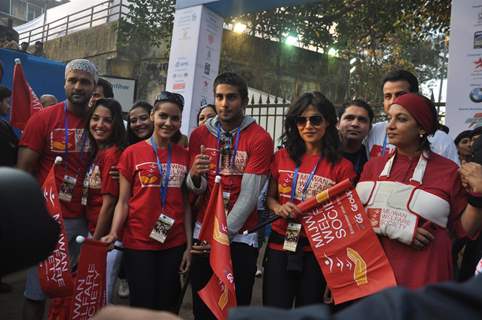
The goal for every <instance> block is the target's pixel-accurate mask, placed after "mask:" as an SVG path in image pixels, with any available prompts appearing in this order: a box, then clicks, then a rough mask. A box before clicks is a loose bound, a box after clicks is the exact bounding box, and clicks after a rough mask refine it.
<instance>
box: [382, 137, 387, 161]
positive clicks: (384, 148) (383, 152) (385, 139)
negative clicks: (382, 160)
mask: <svg viewBox="0 0 482 320" xmlns="http://www.w3.org/2000/svg"><path fill="white" fill-rule="evenodd" d="M386 150H387V134H386V133H385V138H383V146H382V156H383V155H385V151H386Z"/></svg>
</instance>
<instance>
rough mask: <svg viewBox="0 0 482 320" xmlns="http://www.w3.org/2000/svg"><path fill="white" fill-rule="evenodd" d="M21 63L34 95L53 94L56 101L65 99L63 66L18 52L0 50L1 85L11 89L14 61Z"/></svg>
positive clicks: (60, 63)
mask: <svg viewBox="0 0 482 320" xmlns="http://www.w3.org/2000/svg"><path fill="white" fill-rule="evenodd" d="M16 58H19V59H20V61H22V67H23V72H24V74H25V78H26V79H27V81H28V83H29V84H30V86H31V87H32V89H33V91H34V92H35V94H36V95H37V96H38V97H39V98H40V96H41V95H43V94H53V95H54V96H55V97H57V100H59V101H61V100H64V99H65V90H64V78H65V64H64V63H62V62H59V61H53V60H49V59H47V58H44V57H39V56H35V55H32V54H29V53H25V52H23V51H19V50H11V49H0V62H1V63H2V66H3V79H2V81H1V82H0V83H1V84H2V85H4V86H6V87H8V88H10V89H11V88H12V78H13V67H14V65H15V59H16Z"/></svg>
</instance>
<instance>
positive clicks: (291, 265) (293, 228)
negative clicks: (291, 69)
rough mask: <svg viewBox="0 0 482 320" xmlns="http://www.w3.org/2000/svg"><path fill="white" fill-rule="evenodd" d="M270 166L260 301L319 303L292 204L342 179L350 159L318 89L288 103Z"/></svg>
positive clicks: (317, 282) (313, 266) (316, 279)
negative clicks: (279, 142)
mask: <svg viewBox="0 0 482 320" xmlns="http://www.w3.org/2000/svg"><path fill="white" fill-rule="evenodd" d="M282 141H283V144H284V146H285V148H283V149H281V150H279V151H278V152H277V153H276V154H275V157H274V162H273V164H272V167H271V181H270V185H269V191H268V198H267V205H268V208H269V209H270V210H272V211H273V212H274V213H275V214H277V215H279V216H281V217H282V218H283V219H279V220H277V221H275V222H273V225H272V233H271V237H270V239H269V243H268V249H267V251H266V256H265V265H264V277H263V304H264V305H267V306H273V307H280V308H291V307H292V306H293V304H294V305H295V306H296V307H300V306H304V305H309V304H314V303H321V302H322V301H323V292H324V289H325V286H326V282H325V279H324V277H323V274H322V273H321V269H320V267H319V265H318V262H317V261H316V259H315V257H314V254H313V252H312V250H311V248H310V246H309V243H308V239H307V238H306V236H305V234H304V231H303V227H302V225H301V223H300V221H301V220H300V218H299V217H297V214H298V213H299V210H298V208H297V207H296V204H297V203H299V202H301V201H302V200H304V199H307V198H310V197H313V196H314V195H316V194H317V193H318V192H320V191H323V190H325V189H327V188H329V187H331V186H333V185H335V184H336V183H338V182H340V181H342V180H344V179H347V178H349V179H354V178H355V176H356V174H355V172H354V170H353V165H352V164H351V162H349V161H348V160H346V159H343V158H341V157H340V154H341V153H340V152H339V147H340V141H339V137H338V132H337V130H336V114H335V108H334V106H333V104H332V103H331V102H330V101H328V99H326V98H325V97H324V96H323V95H322V94H321V93H319V92H313V93H305V94H303V95H302V96H301V97H299V98H298V99H297V100H296V101H295V102H294V103H293V104H292V105H291V106H290V108H289V110H288V114H287V115H286V121H285V133H284V135H283V137H282Z"/></svg>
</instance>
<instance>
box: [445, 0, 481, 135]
mask: <svg viewBox="0 0 482 320" xmlns="http://www.w3.org/2000/svg"><path fill="white" fill-rule="evenodd" d="M446 112H447V120H446V124H447V125H448V126H449V128H450V135H451V136H452V137H455V136H457V134H459V133H460V132H461V131H463V130H468V129H474V128H476V127H478V126H482V0H453V1H452V12H451V18H450V46H449V65H448V84H447V108H446Z"/></svg>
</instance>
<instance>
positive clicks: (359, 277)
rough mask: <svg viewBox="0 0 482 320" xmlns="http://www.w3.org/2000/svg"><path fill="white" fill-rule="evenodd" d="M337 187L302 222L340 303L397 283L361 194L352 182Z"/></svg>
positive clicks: (337, 301)
mask: <svg viewBox="0 0 482 320" xmlns="http://www.w3.org/2000/svg"><path fill="white" fill-rule="evenodd" d="M343 183H344V182H342V183H340V185H341V184H343ZM335 187H336V186H335ZM335 187H332V188H330V189H333V188H335ZM335 189H338V191H337V192H336V193H334V194H335V195H333V194H329V197H327V198H326V199H325V200H327V201H325V202H324V203H322V204H319V205H318V206H317V207H316V208H314V209H313V210H312V211H311V212H309V213H308V214H307V215H305V216H303V217H302V224H303V228H304V231H305V233H306V236H307V238H308V239H309V241H310V245H311V248H312V249H313V253H314V254H315V257H316V259H317V261H318V264H319V265H320V267H321V270H322V272H323V275H324V276H325V279H326V282H327V284H328V287H329V288H330V290H331V293H332V295H333V299H334V300H335V303H336V304H338V303H342V302H346V301H350V300H354V299H358V298H361V297H364V296H367V295H371V294H373V293H376V292H378V291H380V290H382V289H384V288H387V287H392V286H396V284H397V283H396V280H395V276H394V274H393V270H392V267H391V266H390V263H389V262H388V259H387V257H386V256H385V252H384V251H383V248H382V246H381V244H380V242H379V240H378V238H377V236H376V235H375V233H374V231H373V229H372V227H371V225H370V222H369V220H368V216H367V214H366V212H365V209H364V208H363V205H362V204H361V201H360V198H359V197H358V194H357V193H356V191H355V190H354V189H353V187H352V186H351V185H350V184H348V185H347V184H345V186H344V190H343V189H340V188H335ZM340 191H341V193H340ZM318 202H320V201H318Z"/></svg>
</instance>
